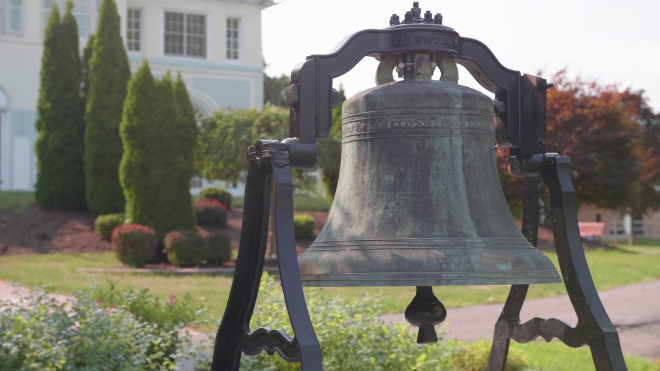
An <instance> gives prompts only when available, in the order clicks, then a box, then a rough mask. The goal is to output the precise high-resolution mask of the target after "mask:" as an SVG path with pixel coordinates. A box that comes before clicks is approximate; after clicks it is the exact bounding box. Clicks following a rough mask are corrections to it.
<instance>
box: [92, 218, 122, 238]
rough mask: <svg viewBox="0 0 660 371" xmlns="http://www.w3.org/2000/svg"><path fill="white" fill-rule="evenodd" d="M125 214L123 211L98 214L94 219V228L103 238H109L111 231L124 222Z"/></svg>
mask: <svg viewBox="0 0 660 371" xmlns="http://www.w3.org/2000/svg"><path fill="white" fill-rule="evenodd" d="M124 220H126V215H125V214H124V213H117V214H107V215H100V216H98V217H96V220H94V230H95V231H96V234H98V235H99V236H100V237H101V238H102V239H104V240H108V241H109V240H110V237H112V231H113V230H114V229H115V228H117V227H119V226H120V225H122V224H124Z"/></svg>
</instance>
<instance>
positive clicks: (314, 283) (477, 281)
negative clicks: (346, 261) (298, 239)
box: [300, 271, 564, 287]
mask: <svg viewBox="0 0 660 371" xmlns="http://www.w3.org/2000/svg"><path fill="white" fill-rule="evenodd" d="M544 272H547V273H549V274H548V275H547V276H545V277H524V278H523V277H511V278H495V279H493V278H491V279H483V278H477V277H472V278H470V277H466V278H393V277H392V276H391V275H388V278H384V277H383V276H384V275H383V274H382V273H381V274H373V275H365V276H373V278H368V277H364V278H362V279H347V278H340V277H338V275H333V276H335V277H327V278H326V277H323V276H301V277H300V279H301V281H302V285H303V286H305V287H415V286H483V285H488V286H498V285H507V286H508V285H538V284H549V283H563V282H564V281H563V280H562V279H561V276H559V274H558V273H557V271H542V272H539V271H536V273H544ZM341 276H346V275H341Z"/></svg>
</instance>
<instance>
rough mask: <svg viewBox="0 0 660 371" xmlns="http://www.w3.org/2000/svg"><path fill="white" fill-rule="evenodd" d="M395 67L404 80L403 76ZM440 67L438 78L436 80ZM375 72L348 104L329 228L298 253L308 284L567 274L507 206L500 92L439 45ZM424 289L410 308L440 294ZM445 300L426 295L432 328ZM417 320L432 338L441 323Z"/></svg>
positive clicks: (519, 279) (542, 278)
mask: <svg viewBox="0 0 660 371" xmlns="http://www.w3.org/2000/svg"><path fill="white" fill-rule="evenodd" d="M395 68H396V70H397V72H398V73H399V75H400V76H401V77H403V80H402V81H394V79H393V77H392V72H393V70H394V69H395ZM436 68H440V70H441V73H442V77H441V78H440V81H433V80H432V74H433V71H434V70H435V69H436ZM376 83H377V86H376V87H374V88H372V89H369V90H366V91H363V92H360V93H358V94H356V95H355V96H353V97H352V98H350V99H349V100H347V101H346V102H345V103H344V105H343V117H342V161H341V170H340V174H339V183H338V186H337V191H336V196H335V199H334V202H333V204H332V208H331V210H330V213H329V215H328V220H327V222H326V224H325V226H324V227H323V230H322V231H321V233H320V234H319V236H318V238H317V239H316V241H314V243H313V244H312V245H311V247H310V248H309V249H308V250H307V251H306V252H305V253H303V254H302V255H300V256H299V259H298V263H299V267H300V275H301V279H302V283H303V285H304V286H418V287H428V286H449V285H513V284H539V283H557V282H561V279H560V277H559V275H558V274H557V271H556V269H555V267H554V265H553V264H552V262H551V261H550V259H548V258H547V257H546V256H545V255H543V254H542V253H541V252H540V251H538V250H537V249H536V248H535V247H534V246H532V245H531V244H530V243H529V242H528V241H527V240H526V239H525V237H523V235H522V233H521V232H520V230H519V229H518V227H517V226H516V223H515V221H514V219H513V217H512V216H511V213H510V212H509V209H508V207H507V203H506V200H505V199H504V194H503V192H502V188H501V186H500V182H499V177H498V173H497V167H496V162H495V139H494V138H495V133H494V125H493V117H494V116H493V101H492V100H491V99H490V98H489V97H487V96H486V95H484V94H482V93H480V92H478V91H476V90H474V89H471V88H468V87H465V86H462V85H458V70H457V68H456V64H455V63H454V61H453V59H452V58H451V57H449V56H445V55H442V54H439V53H438V54H436V53H404V54H398V55H389V56H387V57H383V58H382V59H381V62H380V65H379V67H378V72H377V74H376ZM417 292H418V297H419V296H420V295H424V296H425V297H422V298H421V299H418V297H416V298H415V300H413V303H412V304H411V307H409V308H408V309H409V311H413V310H412V309H414V308H412V307H415V305H414V304H415V301H418V302H425V303H427V304H428V303H430V302H431V301H432V299H435V296H433V293H432V291H430V288H429V289H419V288H418V291H417ZM429 292H430V296H431V297H432V298H430V297H428V295H429ZM425 298H426V299H428V300H426V299H425ZM422 299H424V300H422ZM435 301H437V299H435ZM437 304H439V306H438V305H435V306H434V305H431V304H428V305H426V307H429V308H430V307H433V308H434V309H432V310H431V311H432V312H435V317H434V318H435V320H429V321H427V322H428V323H430V324H431V325H430V326H431V330H432V326H433V325H435V324H437V323H439V321H442V320H444V315H446V313H441V312H442V311H444V307H442V304H440V303H439V302H438V303H437ZM411 308H412V309H411ZM409 311H406V317H407V318H408V317H409V316H408V314H409V313H408V312H409ZM420 311H421V312H424V313H428V312H429V310H426V309H420ZM413 312H414V311H413ZM410 317H411V318H413V317H415V315H414V313H411V314H410ZM418 317H419V316H418ZM422 317H423V316H422ZM409 321H410V322H411V323H413V322H414V320H410V319H409ZM419 323H420V322H419V321H417V323H413V324H415V325H418V326H420V328H422V330H424V329H425V327H426V332H427V333H425V334H423V333H422V332H424V331H420V334H419V339H418V341H419V342H429V341H433V339H434V338H435V332H433V334H430V333H428V327H429V326H424V325H423V323H421V325H420V324H419Z"/></svg>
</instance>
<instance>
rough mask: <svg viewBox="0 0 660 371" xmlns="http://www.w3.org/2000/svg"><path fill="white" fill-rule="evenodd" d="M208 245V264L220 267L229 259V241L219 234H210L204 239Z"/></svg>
mask: <svg viewBox="0 0 660 371" xmlns="http://www.w3.org/2000/svg"><path fill="white" fill-rule="evenodd" d="M206 242H207V243H208V245H209V250H210V255H209V264H213V265H222V263H225V262H228V261H229V260H230V259H231V241H229V238H227V237H225V236H223V235H221V234H212V235H210V236H208V237H206Z"/></svg>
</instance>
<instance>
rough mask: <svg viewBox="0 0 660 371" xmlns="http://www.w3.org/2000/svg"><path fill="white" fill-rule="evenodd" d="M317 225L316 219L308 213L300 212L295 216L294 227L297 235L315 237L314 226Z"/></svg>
mask: <svg viewBox="0 0 660 371" xmlns="http://www.w3.org/2000/svg"><path fill="white" fill-rule="evenodd" d="M315 227H316V219H314V217H313V216H311V215H307V214H300V215H294V216H293V229H294V231H295V234H296V237H302V238H310V237H314V228H315Z"/></svg>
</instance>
